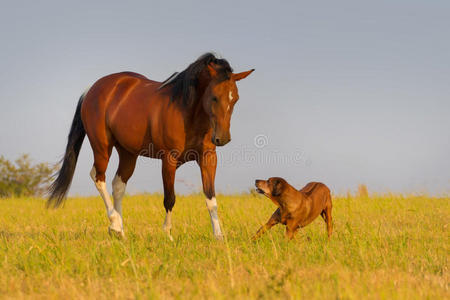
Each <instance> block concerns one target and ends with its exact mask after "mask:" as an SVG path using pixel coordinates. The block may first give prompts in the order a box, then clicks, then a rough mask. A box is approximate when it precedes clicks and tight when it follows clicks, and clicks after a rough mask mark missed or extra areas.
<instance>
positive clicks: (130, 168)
mask: <svg viewBox="0 0 450 300" xmlns="http://www.w3.org/2000/svg"><path fill="white" fill-rule="evenodd" d="M116 149H117V153H118V154H119V167H118V169H117V172H116V175H115V176H114V179H113V181H112V188H113V192H112V194H113V198H114V209H115V210H116V211H117V212H118V213H119V215H120V217H121V218H122V225H123V215H122V198H123V195H124V194H125V188H126V186H127V182H128V179H130V177H131V175H133V172H134V167H135V166H136V159H137V156H136V155H134V154H132V153H130V152H128V151H127V150H125V149H124V148H122V147H121V146H120V145H116ZM122 232H123V228H122Z"/></svg>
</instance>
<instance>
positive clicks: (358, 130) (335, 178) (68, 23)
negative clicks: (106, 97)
mask: <svg viewBox="0 0 450 300" xmlns="http://www.w3.org/2000/svg"><path fill="white" fill-rule="evenodd" d="M449 15H450V2H449V1H411V0H408V1H383V0H382V1H370V2H369V1H292V2H288V1H284V2H281V1H217V2H216V1H203V2H199V1H179V2H177V3H176V2H175V1H161V2H159V1H158V2H153V1H95V2H94V1H70V2H69V1H20V0H19V1H2V2H1V3H0V38H1V41H2V42H1V45H2V46H1V47H0V48H1V49H0V105H1V106H0V107H1V108H0V155H3V156H5V157H6V158H8V159H11V160H14V159H16V158H17V157H18V156H19V155H20V154H23V153H28V154H30V156H31V157H32V158H33V160H34V161H35V162H43V161H45V162H51V163H55V162H57V161H58V160H59V159H60V158H61V157H62V155H63V152H64V149H65V146H66V138H67V134H68V132H69V128H70V124H71V122H72V118H73V114H74V111H75V107H76V104H77V101H78V98H79V96H80V95H81V94H82V92H83V91H84V90H85V89H86V88H87V87H88V86H90V85H92V84H93V83H94V82H95V81H96V80H97V79H99V78H101V77H102V76H105V75H108V74H111V73H115V72H120V71H134V72H138V73H141V74H143V75H145V76H147V77H148V78H150V79H153V80H161V81H162V80H164V79H166V78H167V77H168V76H169V75H171V74H172V73H173V72H175V71H181V70H183V69H184V68H186V67H187V65H189V64H190V63H191V62H193V61H194V60H195V59H196V58H197V57H198V56H200V55H201V54H203V53H205V52H207V51H214V52H216V53H217V54H218V55H220V56H221V57H223V58H226V59H227V60H228V61H229V62H230V64H231V65H232V67H233V68H234V69H235V71H236V72H240V71H245V70H248V69H251V68H255V69H256V71H255V72H254V73H252V74H251V75H250V76H249V77H248V78H246V79H245V80H242V81H240V82H239V83H238V88H239V94H240V100H239V102H238V103H237V105H236V107H235V109H234V113H233V117H232V121H231V135H232V141H231V142H230V143H229V144H228V145H226V146H224V147H220V148H218V149H217V151H218V156H219V166H218V168H217V176H216V191H217V192H220V193H234V192H240V191H247V190H248V189H249V188H250V187H252V186H253V183H254V180H255V179H257V178H267V177H272V176H281V177H284V178H285V179H287V180H288V182H290V183H291V184H293V185H294V186H296V187H298V188H300V187H302V186H303V185H305V184H306V183H307V182H309V181H321V182H324V183H325V184H327V185H328V186H329V187H330V188H331V190H332V191H333V192H334V193H345V192H346V191H347V190H351V191H354V190H355V189H356V187H357V185H358V184H360V183H363V184H366V185H367V186H368V189H369V191H371V192H378V193H384V192H388V191H392V192H403V193H415V192H419V193H422V192H427V193H432V194H441V193H448V192H449V191H450V157H449V154H450V118H449V116H450V39H449V34H450V32H449V28H450V18H449ZM117 161H118V160H117V154H116V153H114V154H113V157H112V158H111V161H110V164H109V168H108V172H107V180H108V181H110V180H112V178H113V176H114V174H115V171H116V168H117ZM92 163H93V157H92V150H91V148H90V145H89V141H88V140H87V139H86V140H85V142H84V144H83V148H82V151H81V153H80V157H79V160H78V165H77V169H76V172H75V175H74V180H73V183H72V187H71V190H70V194H71V195H95V194H96V193H97V192H96V189H95V187H94V184H93V183H92V181H91V179H90V177H89V171H90V168H91V166H92ZM175 189H176V191H177V192H178V193H190V192H197V191H200V190H201V180H200V171H199V168H198V166H197V165H196V164H195V163H188V164H185V165H184V166H182V167H181V168H180V169H179V170H178V172H177V175H176V185H175ZM161 191H162V180H161V164H160V161H158V160H152V159H148V158H139V159H138V163H137V168H136V171H135V173H134V175H133V177H132V178H131V179H130V181H129V183H128V187H127V192H128V193H130V194H134V193H140V192H161Z"/></svg>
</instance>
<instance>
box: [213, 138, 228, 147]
mask: <svg viewBox="0 0 450 300" xmlns="http://www.w3.org/2000/svg"><path fill="white" fill-rule="evenodd" d="M230 141H231V138H230V137H229V136H228V137H218V136H214V137H213V138H212V143H213V144H214V145H216V146H225V145H226V144H228V143H229V142H230Z"/></svg>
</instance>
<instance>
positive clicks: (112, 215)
mask: <svg viewBox="0 0 450 300" xmlns="http://www.w3.org/2000/svg"><path fill="white" fill-rule="evenodd" d="M90 175H91V177H92V179H93V180H94V182H95V187H96V188H97V190H98V192H99V193H100V196H101V197H102V199H103V202H104V203H105V207H106V213H107V214H108V218H109V221H110V222H111V225H109V230H110V231H111V230H112V231H114V232H117V233H119V234H120V235H121V236H123V235H124V234H123V225H122V217H121V216H120V214H119V213H118V212H117V211H116V210H115V209H114V206H113V203H112V201H111V198H110V197H109V194H108V191H107V189H106V183H105V182H104V181H100V180H96V178H95V176H96V171H95V167H92V170H91V172H90Z"/></svg>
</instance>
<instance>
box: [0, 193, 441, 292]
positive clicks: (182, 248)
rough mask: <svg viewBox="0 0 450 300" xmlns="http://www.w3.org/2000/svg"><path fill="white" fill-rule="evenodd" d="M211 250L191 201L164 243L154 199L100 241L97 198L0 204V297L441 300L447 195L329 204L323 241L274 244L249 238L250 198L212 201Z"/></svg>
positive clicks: (254, 222)
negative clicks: (330, 228)
mask: <svg viewBox="0 0 450 300" xmlns="http://www.w3.org/2000/svg"><path fill="white" fill-rule="evenodd" d="M217 198H218V203H219V216H220V217H221V223H222V225H223V230H224V232H225V234H226V239H225V241H223V242H218V241H215V240H214V238H213V236H212V233H211V225H210V221H209V215H208V212H207V210H206V206H205V203H204V197H203V196H202V195H191V196H180V197H178V198H177V203H176V205H175V208H174V214H173V223H174V224H173V226H174V227H173V236H174V239H175V241H174V242H170V241H169V240H168V239H167V238H166V236H165V235H164V233H163V231H162V229H161V227H162V223H163V220H164V209H163V205H162V202H163V200H162V196H161V195H157V194H155V195H140V196H130V197H125V199H124V218H125V230H126V234H127V239H126V240H123V241H121V240H118V239H116V238H111V237H110V236H109V235H108V233H107V226H108V220H107V218H106V213H105V209H104V206H103V202H102V200H101V199H100V197H89V198H70V199H68V200H67V202H66V205H65V207H64V208H62V209H58V210H47V209H45V208H44V200H43V199H0V297H6V298H33V299H35V298H96V299H111V297H114V298H183V299H186V298H188V299H189V298H194V297H195V298H219V299H228V298H230V297H234V298H241V299H243V298H282V299H286V298H296V299H298V298H305V299H310V298H311V297H314V298H321V299H361V298H368V299H380V298H381V299H415V298H420V299H423V298H429V299H437V298H442V299H444V298H447V299H449V298H450V292H449V288H450V284H449V283H450V280H449V279H450V278H449V270H448V259H449V253H450V251H449V250H450V249H449V248H450V247H449V245H450V243H449V232H450V230H449V229H450V228H449V225H448V221H449V219H450V207H449V206H450V201H449V198H448V197H445V198H433V197H414V196H409V197H406V196H401V195H388V196H373V197H370V198H356V197H355V198H346V197H335V198H334V199H333V204H334V207H333V217H334V233H333V236H332V238H331V240H330V241H327V239H326V234H325V224H324V222H323V221H322V219H320V218H319V219H317V220H316V221H314V222H313V223H312V224H311V225H309V226H307V227H306V228H304V229H302V230H300V231H299V233H298V234H297V236H296V238H295V240H293V241H291V242H287V241H286V240H285V239H284V228H283V226H277V227H274V228H273V229H272V230H271V231H269V233H268V234H266V235H265V236H263V237H262V238H261V239H260V240H258V241H257V242H250V241H249V239H250V237H251V236H252V234H253V233H254V232H255V231H256V230H257V229H258V227H259V226H260V225H261V223H262V222H265V221H266V220H267V218H269V216H270V215H271V213H272V212H273V211H274V210H275V207H274V205H273V204H272V203H271V201H270V200H268V199H266V198H263V197H261V196H256V195H252V194H243V195H228V196H225V195H219V196H218V197H217Z"/></svg>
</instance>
